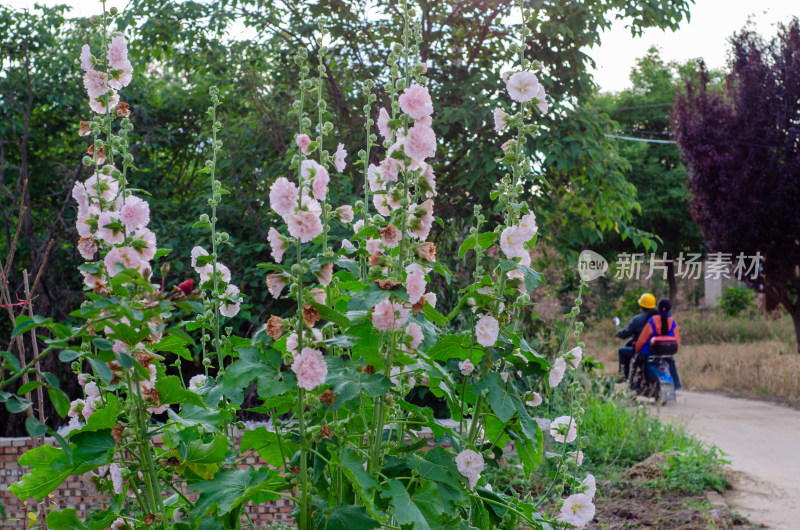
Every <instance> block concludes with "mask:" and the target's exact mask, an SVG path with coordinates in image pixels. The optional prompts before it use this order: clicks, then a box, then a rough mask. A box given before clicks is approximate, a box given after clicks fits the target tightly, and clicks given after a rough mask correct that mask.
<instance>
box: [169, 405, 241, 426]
mask: <svg viewBox="0 0 800 530" xmlns="http://www.w3.org/2000/svg"><path fill="white" fill-rule="evenodd" d="M167 414H168V415H169V417H170V419H171V420H172V421H174V422H177V423H180V424H181V425H184V426H186V427H193V426H195V425H199V426H201V427H203V429H205V430H206V431H208V432H219V424H220V423H222V422H223V421H225V420H226V419H228V418H230V416H231V413H230V412H229V411H227V410H219V409H217V410H206V409H205V408H202V407H198V406H197V405H192V404H191V403H185V404H184V405H183V407H182V408H181V413H180V415H178V414H177V413H176V412H175V411H174V410H172V409H167Z"/></svg>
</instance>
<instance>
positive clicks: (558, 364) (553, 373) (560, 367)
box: [547, 357, 567, 388]
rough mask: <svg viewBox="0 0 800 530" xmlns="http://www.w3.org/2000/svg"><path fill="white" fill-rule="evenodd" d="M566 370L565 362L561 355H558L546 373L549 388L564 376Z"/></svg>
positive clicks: (556, 384) (555, 385)
mask: <svg viewBox="0 0 800 530" xmlns="http://www.w3.org/2000/svg"><path fill="white" fill-rule="evenodd" d="M566 370H567V363H566V361H564V358H563V357H559V358H558V359H556V360H555V362H554V363H553V366H552V367H550V373H549V374H548V376H547V378H548V382H549V383H550V388H555V387H557V386H558V384H559V383H560V382H561V380H562V379H563V378H564V372H565V371H566Z"/></svg>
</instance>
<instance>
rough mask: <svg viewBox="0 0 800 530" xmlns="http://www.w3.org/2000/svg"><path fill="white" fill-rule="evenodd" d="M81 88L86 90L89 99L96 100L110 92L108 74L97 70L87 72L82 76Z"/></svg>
mask: <svg viewBox="0 0 800 530" xmlns="http://www.w3.org/2000/svg"><path fill="white" fill-rule="evenodd" d="M83 86H84V88H86V93H87V94H89V99H97V98H99V97H100V96H102V95H103V94H105V93H106V92H108V91H109V90H111V87H110V86H108V74H106V73H105V72H98V71H97V70H89V71H88V72H86V74H84V76H83Z"/></svg>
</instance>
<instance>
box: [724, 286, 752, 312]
mask: <svg viewBox="0 0 800 530" xmlns="http://www.w3.org/2000/svg"><path fill="white" fill-rule="evenodd" d="M754 298H755V293H754V292H753V290H752V289H749V288H747V287H744V286H728V287H726V288H725V291H724V292H723V293H722V296H720V297H718V298H717V302H719V307H720V309H722V311H724V312H725V314H726V315H728V316H729V317H738V316H739V315H741V314H742V312H744V311H747V310H748V309H750V308H751V307H752V305H753V299H754Z"/></svg>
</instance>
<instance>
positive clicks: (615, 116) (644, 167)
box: [593, 47, 703, 301]
mask: <svg viewBox="0 0 800 530" xmlns="http://www.w3.org/2000/svg"><path fill="white" fill-rule="evenodd" d="M689 66H693V65H692V63H690V64H689ZM685 69H686V67H685V66H681V65H678V64H676V63H665V62H664V61H663V59H662V58H661V55H660V53H659V51H658V48H656V47H652V48H650V49H649V50H648V52H647V55H645V56H644V57H642V58H640V59H639V60H638V61H637V64H636V66H635V67H634V68H633V70H632V71H631V77H630V79H631V84H632V86H631V88H630V89H627V90H624V91H622V92H620V93H618V94H600V95H598V96H597V97H596V98H595V99H594V101H593V103H594V105H596V107H597V108H598V110H603V111H605V112H607V113H608V115H609V117H610V118H611V119H612V120H614V121H615V122H616V124H617V134H619V135H622V136H629V137H635V138H653V139H656V140H659V141H662V142H663V141H667V142H668V141H669V139H670V138H671V137H672V126H671V124H670V111H671V108H672V105H673V102H674V101H675V93H676V89H677V88H678V86H679V83H680V82H679V79H680V77H681V71H682V70H685ZM619 153H620V155H621V156H622V157H623V158H625V159H626V160H627V161H628V163H629V164H630V168H629V169H628V170H627V171H626V173H625V177H626V178H627V180H628V181H629V182H631V183H632V184H633V185H634V186H636V198H637V200H638V202H639V204H640V205H641V210H639V211H636V212H635V213H634V216H633V220H632V221H631V224H632V225H633V226H635V227H637V228H639V229H642V230H645V231H647V232H650V233H652V234H653V235H654V236H656V238H657V239H658V242H657V245H656V249H655V250H656V252H657V253H658V255H659V257H660V256H661V255H662V253H666V254H667V259H668V260H669V261H667V282H668V285H669V297H670V299H671V300H673V301H674V300H675V299H676V297H677V292H678V285H677V282H676V279H675V266H674V261H673V260H675V258H677V257H678V255H679V254H680V253H681V252H690V251H700V250H701V249H702V245H703V238H702V234H701V233H700V228H699V227H698V226H697V223H695V222H694V220H692V218H691V216H690V214H689V203H690V201H691V193H690V192H689V190H688V188H687V185H686V173H687V172H686V167H685V166H684V165H683V163H682V162H681V153H680V150H679V149H678V147H677V146H676V145H675V144H671V143H655V142H653V143H650V142H636V141H621V142H620V146H619ZM620 243H621V242H616V243H615V246H616V247H617V248H621V247H622V245H621V244H620ZM625 250H627V251H631V250H632V249H630V248H625Z"/></svg>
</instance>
